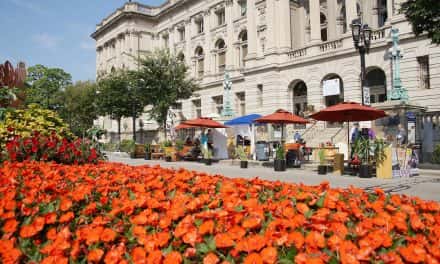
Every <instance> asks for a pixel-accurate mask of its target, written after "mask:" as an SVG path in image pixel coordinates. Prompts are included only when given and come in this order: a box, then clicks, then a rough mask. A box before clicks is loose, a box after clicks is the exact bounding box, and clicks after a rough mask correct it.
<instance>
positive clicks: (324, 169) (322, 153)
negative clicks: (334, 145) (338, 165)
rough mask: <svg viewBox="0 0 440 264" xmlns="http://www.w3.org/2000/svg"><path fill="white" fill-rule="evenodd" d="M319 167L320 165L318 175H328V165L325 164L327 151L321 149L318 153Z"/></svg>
mask: <svg viewBox="0 0 440 264" xmlns="http://www.w3.org/2000/svg"><path fill="white" fill-rule="evenodd" d="M318 158H319V165H318V174H321V175H324V174H327V164H326V162H325V149H320V150H319V151H318Z"/></svg>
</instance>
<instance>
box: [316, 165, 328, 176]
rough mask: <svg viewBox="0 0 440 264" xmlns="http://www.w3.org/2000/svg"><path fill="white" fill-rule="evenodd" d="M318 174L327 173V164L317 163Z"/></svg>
mask: <svg viewBox="0 0 440 264" xmlns="http://www.w3.org/2000/svg"><path fill="white" fill-rule="evenodd" d="M318 174H320V175H324V174H327V165H319V166H318Z"/></svg>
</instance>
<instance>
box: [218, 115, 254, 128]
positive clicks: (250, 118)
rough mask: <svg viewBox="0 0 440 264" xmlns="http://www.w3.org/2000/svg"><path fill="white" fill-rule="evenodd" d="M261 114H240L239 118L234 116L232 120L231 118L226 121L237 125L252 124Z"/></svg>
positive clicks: (226, 123)
mask: <svg viewBox="0 0 440 264" xmlns="http://www.w3.org/2000/svg"><path fill="white" fill-rule="evenodd" d="M260 117H261V115H259V114H250V115H245V116H240V117H237V118H234V119H232V120H229V121H227V122H225V125H227V126H237V125H251V124H252V123H254V120H255V119H257V118H260Z"/></svg>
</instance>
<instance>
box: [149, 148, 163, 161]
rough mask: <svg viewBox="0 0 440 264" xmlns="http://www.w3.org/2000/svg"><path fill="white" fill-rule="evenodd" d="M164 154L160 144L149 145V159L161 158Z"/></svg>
mask: <svg viewBox="0 0 440 264" xmlns="http://www.w3.org/2000/svg"><path fill="white" fill-rule="evenodd" d="M164 156H165V153H164V152H163V150H162V148H161V147H160V145H151V159H152V160H155V159H163V158H164Z"/></svg>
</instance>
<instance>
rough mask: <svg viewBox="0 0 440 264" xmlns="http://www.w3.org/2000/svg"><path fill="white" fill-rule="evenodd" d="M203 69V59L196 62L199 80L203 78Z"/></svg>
mask: <svg viewBox="0 0 440 264" xmlns="http://www.w3.org/2000/svg"><path fill="white" fill-rule="evenodd" d="M204 67H205V63H204V60H203V58H199V59H198V61H197V76H198V77H199V78H202V77H203V74H204Z"/></svg>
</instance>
